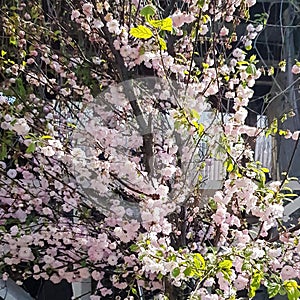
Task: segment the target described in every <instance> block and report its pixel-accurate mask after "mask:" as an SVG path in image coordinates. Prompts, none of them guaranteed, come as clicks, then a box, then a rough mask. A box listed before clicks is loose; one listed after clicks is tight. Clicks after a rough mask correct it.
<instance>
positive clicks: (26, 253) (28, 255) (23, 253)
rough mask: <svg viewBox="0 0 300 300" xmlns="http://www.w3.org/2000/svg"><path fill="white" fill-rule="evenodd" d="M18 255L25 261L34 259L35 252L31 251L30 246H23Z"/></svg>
mask: <svg viewBox="0 0 300 300" xmlns="http://www.w3.org/2000/svg"><path fill="white" fill-rule="evenodd" d="M18 256H19V258H20V259H21V260H23V261H28V260H33V259H34V256H33V253H32V252H31V249H30V248H28V247H21V248H20V250H19V252H18Z"/></svg>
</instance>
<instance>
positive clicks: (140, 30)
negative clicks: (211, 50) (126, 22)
mask: <svg viewBox="0 0 300 300" xmlns="http://www.w3.org/2000/svg"><path fill="white" fill-rule="evenodd" d="M130 34H131V35H132V36H133V37H135V38H137V39H150V38H151V37H152V36H153V33H152V31H151V30H150V29H149V28H147V27H146V26H144V25H139V26H138V27H134V28H131V29H130Z"/></svg>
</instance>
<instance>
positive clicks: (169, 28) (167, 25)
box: [161, 18, 173, 31]
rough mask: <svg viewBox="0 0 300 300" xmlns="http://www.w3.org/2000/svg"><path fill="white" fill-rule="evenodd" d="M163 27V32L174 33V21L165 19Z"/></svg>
mask: <svg viewBox="0 0 300 300" xmlns="http://www.w3.org/2000/svg"><path fill="white" fill-rule="evenodd" d="M162 21H163V25H162V27H161V29H162V30H167V31H172V28H173V21H172V19H171V18H166V19H163V20H162Z"/></svg>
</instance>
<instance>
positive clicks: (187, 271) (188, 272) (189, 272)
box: [183, 267, 194, 277]
mask: <svg viewBox="0 0 300 300" xmlns="http://www.w3.org/2000/svg"><path fill="white" fill-rule="evenodd" d="M183 274H184V275H185V276H186V277H191V276H193V275H194V272H193V269H192V268H191V267H187V268H186V269H185V270H184V271H183Z"/></svg>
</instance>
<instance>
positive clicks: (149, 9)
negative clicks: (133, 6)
mask: <svg viewBox="0 0 300 300" xmlns="http://www.w3.org/2000/svg"><path fill="white" fill-rule="evenodd" d="M140 14H141V16H143V17H146V18H147V17H148V16H150V17H151V16H154V15H155V14H156V8H155V7H154V6H153V5H146V6H145V7H143V8H142V9H141V12H140Z"/></svg>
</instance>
